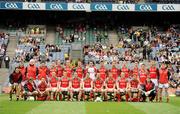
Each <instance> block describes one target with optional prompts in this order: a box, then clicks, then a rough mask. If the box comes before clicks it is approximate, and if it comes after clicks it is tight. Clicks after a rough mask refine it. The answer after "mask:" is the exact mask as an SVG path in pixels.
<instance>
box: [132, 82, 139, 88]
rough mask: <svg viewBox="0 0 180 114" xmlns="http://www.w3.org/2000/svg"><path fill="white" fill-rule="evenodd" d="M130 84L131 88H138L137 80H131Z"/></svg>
mask: <svg viewBox="0 0 180 114" xmlns="http://www.w3.org/2000/svg"><path fill="white" fill-rule="evenodd" d="M130 84H131V87H132V88H138V84H139V82H138V81H137V80H131V81H130Z"/></svg>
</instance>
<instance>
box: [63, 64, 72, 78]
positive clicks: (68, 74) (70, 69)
mask: <svg viewBox="0 0 180 114" xmlns="http://www.w3.org/2000/svg"><path fill="white" fill-rule="evenodd" d="M64 71H66V72H67V77H68V78H72V68H71V67H68V66H66V67H65V68H64Z"/></svg>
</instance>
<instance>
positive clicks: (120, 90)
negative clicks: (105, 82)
mask: <svg viewBox="0 0 180 114" xmlns="http://www.w3.org/2000/svg"><path fill="white" fill-rule="evenodd" d="M118 91H119V92H121V93H124V92H126V89H125V88H124V89H118Z"/></svg>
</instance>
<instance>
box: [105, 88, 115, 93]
mask: <svg viewBox="0 0 180 114" xmlns="http://www.w3.org/2000/svg"><path fill="white" fill-rule="evenodd" d="M106 91H107V92H114V89H108V88H107V90H106Z"/></svg>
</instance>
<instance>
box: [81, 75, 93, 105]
mask: <svg viewBox="0 0 180 114" xmlns="http://www.w3.org/2000/svg"><path fill="white" fill-rule="evenodd" d="M82 83H83V84H82V87H83V100H89V99H90V100H91V101H92V97H93V80H92V79H91V78H90V77H89V74H87V75H86V77H85V78H84V79H83V82H82Z"/></svg>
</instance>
